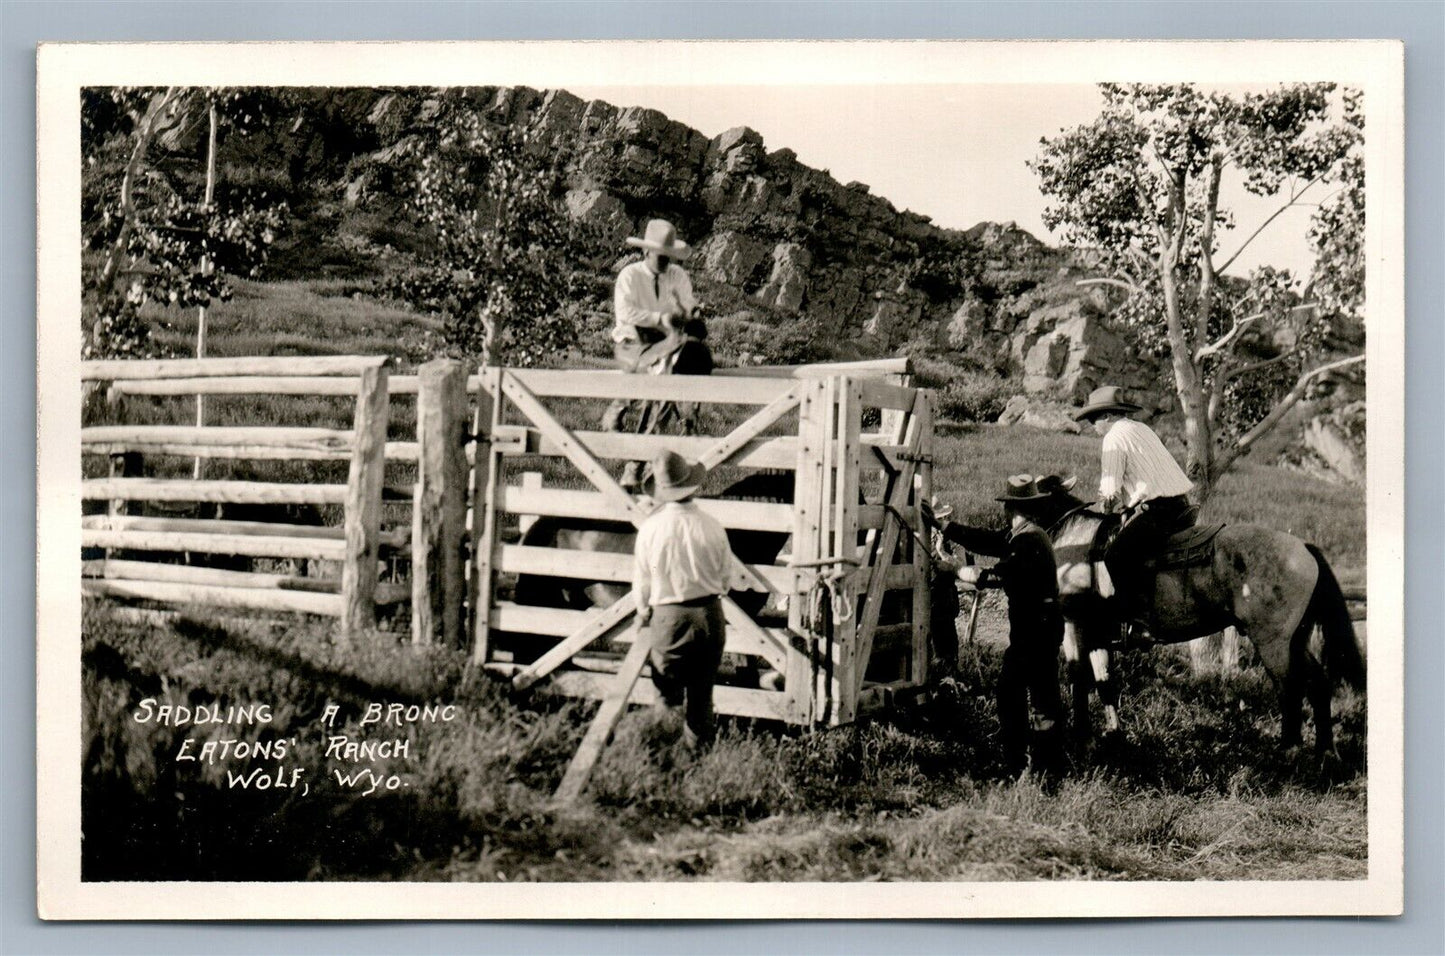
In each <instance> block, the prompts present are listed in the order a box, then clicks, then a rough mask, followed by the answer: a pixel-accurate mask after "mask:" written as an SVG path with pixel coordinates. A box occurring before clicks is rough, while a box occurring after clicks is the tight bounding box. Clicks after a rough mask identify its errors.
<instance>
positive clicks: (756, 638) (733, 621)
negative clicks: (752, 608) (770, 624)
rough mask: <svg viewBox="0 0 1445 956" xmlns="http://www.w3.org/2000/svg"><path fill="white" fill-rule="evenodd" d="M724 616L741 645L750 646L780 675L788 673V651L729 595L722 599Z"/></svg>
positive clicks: (749, 647)
mask: <svg viewBox="0 0 1445 956" xmlns="http://www.w3.org/2000/svg"><path fill="white" fill-rule="evenodd" d="M722 606H723V614H724V615H725V616H726V617H727V623H728V627H729V628H731V629H732V633H733V634H734V635H735V636H737V637H739V638H741V640H740V641H739V643H745V644H747V645H748V649H749V650H750V651H751V652H752V653H754V654H756V655H757V656H759V657H761V658H762V659H763V660H765V661H767V662H768V663H769V664H770V665H772V668H773V670H775V671H777V672H778V673H779V674H783V673H786V672H787V669H788V649H787V648H786V647H784V646H783V645H782V644H780V643H779V642H778V640H777V638H775V637H773V635H771V634H769V633H768V632H767V631H765V630H764V629H763V628H762V627H761V626H760V625H759V624H758V622H757V621H754V620H753V619H752V618H750V617H748V612H747V611H744V610H743V609H742V608H741V607H739V606H738V603H737V602H736V601H734V600H733V599H732V598H730V597H728V596H727V595H723V598H722Z"/></svg>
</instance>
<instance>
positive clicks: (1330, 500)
mask: <svg viewBox="0 0 1445 956" xmlns="http://www.w3.org/2000/svg"><path fill="white" fill-rule="evenodd" d="M345 292H346V287H344V286H341V285H339V284H336V285H332V286H327V285H322V284H316V283H310V284H305V285H302V284H278V285H273V286H260V285H254V284H243V285H242V288H241V294H239V295H238V296H237V298H236V299H235V300H234V301H233V302H231V303H227V304H225V305H222V306H220V307H218V308H217V309H216V310H215V311H214V313H213V321H214V325H213V328H214V329H215V334H214V336H213V338H212V348H211V353H212V354H222V355H224V354H247V353H255V352H275V351H281V352H285V351H286V350H288V349H294V350H295V351H309V352H316V351H328V352H335V353H347V352H388V353H391V354H399V355H402V356H403V357H404V358H405V359H407V360H408V361H412V362H415V361H418V360H420V359H422V358H424V357H425V356H426V355H427V354H429V353H430V350H431V349H432V347H433V345H434V341H435V340H434V339H433V338H432V336H433V335H434V333H435V326H434V324H433V323H431V322H430V321H429V320H427V319H425V318H423V317H419V316H416V315H414V314H412V313H408V312H402V311H394V310H388V309H384V308H381V307H379V306H377V305H376V304H375V303H371V302H367V301H364V300H356V299H352V298H350V297H348V296H346V295H345V294H344V293H345ZM158 318H161V317H160V316H158ZM164 318H166V319H167V321H168V322H169V323H170V326H171V328H170V329H169V330H167V331H166V332H165V334H166V335H168V336H172V337H174V342H175V344H176V347H177V350H178V351H182V352H184V351H185V348H184V343H185V342H186V337H187V335H188V334H189V329H188V327H187V325H186V319H185V317H183V316H175V315H170V316H165V317H164ZM317 330H320V331H317ZM318 343H320V344H318ZM142 407H143V408H148V409H149V411H143V412H141V413H140V414H142V415H153V416H155V417H156V419H157V420H163V419H164V417H165V416H166V415H167V414H170V413H172V412H174V409H168V408H167V407H165V406H164V405H162V404H160V403H156V404H152V405H149V406H142ZM281 409H282V405H281V404H271V405H266V404H261V405H255V406H249V407H247V406H242V405H236V406H235V407H233V408H232V409H231V410H229V411H226V410H224V406H218V411H217V415H218V416H225V417H224V418H223V419H221V420H226V421H243V420H258V419H255V418H254V417H253V416H258V415H259V416H263V417H264V416H266V415H272V414H275V413H277V412H278V410H281ZM284 410H285V411H286V412H287V414H288V416H295V415H299V416H301V417H303V418H304V417H306V416H315V417H316V418H322V417H324V416H326V415H343V411H342V410H340V409H335V408H331V407H330V406H325V407H323V406H319V405H318V406H316V407H314V408H313V407H311V406H302V405H285V408H284ZM135 412H136V410H135V409H131V410H130V413H132V414H134V413H135ZM97 414H99V413H97ZM292 420H293V421H294V419H292ZM343 420H344V419H343ZM398 427H401V426H398ZM1097 456H1098V446H1097V439H1091V438H1088V437H1082V436H1069V435H1058V434H1053V433H1047V432H1041V431H1035V430H1032V429H1027V428H1001V427H997V426H956V427H949V428H946V429H944V430H942V432H941V434H940V440H939V448H938V455H937V461H936V472H935V484H936V486H937V490H938V493H939V495H940V496H941V497H943V498H945V499H947V500H949V501H952V502H954V503H955V504H956V505H957V506H958V508H959V511H960V512H961V516H963V517H965V518H967V517H973V518H975V519H977V520H981V521H988V520H996V518H997V513H996V506H995V504H994V503H993V501H992V497H993V495H994V494H996V493H997V490H996V488H997V486H998V484H999V483H1000V482H1001V481H1002V479H1003V477H1004V476H1006V475H1008V474H1011V473H1015V472H1019V471H1058V472H1067V473H1074V474H1078V475H1079V476H1080V481H1081V483H1082V484H1083V486H1084V487H1088V486H1089V485H1091V484H1092V483H1093V482H1094V481H1095V480H1096V479H1097ZM401 477H402V478H404V476H401ZM398 480H400V479H398ZM1206 517H1207V518H1208V517H1217V518H1218V519H1219V520H1231V521H1233V520H1250V521H1256V522H1260V523H1263V524H1268V525H1271V526H1273V527H1277V528H1281V529H1283V530H1289V531H1293V532H1294V533H1296V534H1299V535H1301V536H1303V537H1305V538H1307V539H1309V540H1312V541H1315V542H1316V543H1318V544H1319V545H1320V546H1321V547H1323V548H1324V550H1325V552H1326V554H1328V555H1329V556H1330V558H1331V560H1332V561H1333V562H1334V563H1335V565H1336V566H1337V568H1339V569H1340V570H1341V576H1342V577H1345V578H1351V577H1357V576H1358V575H1360V574H1361V573H1362V571H1363V564H1364V507H1363V501H1362V500H1361V495H1360V494H1359V493H1358V491H1356V490H1353V489H1349V488H1345V487H1342V486H1336V485H1329V484H1325V483H1322V482H1319V481H1316V480H1313V479H1310V478H1307V477H1303V476H1300V475H1297V474H1294V473H1291V472H1286V471H1282V470H1280V469H1276V468H1272V467H1269V466H1267V465H1264V464H1261V463H1255V462H1249V461H1246V462H1244V463H1242V465H1241V466H1240V467H1239V468H1238V470H1237V471H1236V472H1235V473H1234V474H1233V475H1231V476H1230V478H1229V479H1228V480H1227V481H1226V482H1225V484H1224V485H1223V486H1222V487H1221V489H1220V490H1219V492H1218V494H1217V496H1216V497H1215V499H1214V500H1213V501H1212V502H1211V503H1210V507H1209V509H1208V513H1207V514H1206ZM1004 634H1005V629H1004V622H1003V618H1002V608H1001V605H1000V604H999V603H998V602H997V601H995V600H993V599H992V598H990V599H989V600H988V601H986V602H985V605H984V609H983V613H982V615H981V623H980V628H979V635H978V640H977V641H976V642H975V643H974V644H973V645H965V646H964V648H963V649H962V657H961V660H960V673H961V678H960V681H959V683H958V684H957V685H955V686H952V687H948V688H945V689H944V690H942V691H940V692H939V693H937V694H935V695H933V696H931V697H929V698H927V699H925V700H921V701H919V702H918V703H917V704H914V705H911V706H909V707H907V708H904V709H902V710H899V711H898V712H896V713H893V714H891V715H889V716H888V717H887V718H886V719H883V718H880V719H875V720H869V721H864V722H860V723H858V724H856V725H853V726H850V727H846V728H841V729H838V730H833V731H827V732H820V733H812V734H798V733H793V732H785V731H783V730H781V729H779V728H777V727H776V726H771V725H765V724H760V723H753V722H750V721H725V725H724V728H723V732H722V735H721V738H720V740H719V742H718V744H717V745H716V746H715V747H714V748H712V749H711V750H709V751H708V752H706V753H705V754H703V755H701V756H700V757H694V756H692V755H689V754H686V753H683V752H680V751H678V750H676V749H675V748H674V747H673V746H671V745H670V744H668V743H666V742H665V741H663V740H662V739H660V737H659V735H658V734H657V732H656V728H655V727H654V726H653V725H652V722H651V717H650V715H649V714H648V713H645V712H634V713H632V714H630V715H628V717H627V718H626V719H625V720H624V722H623V724H622V727H621V728H620V730H619V734H618V738H617V740H616V742H615V743H614V744H613V745H612V746H611V747H610V748H609V750H608V751H607V753H606V755H605V756H604V758H603V761H602V763H601V765H600V766H599V768H598V770H597V772H596V774H595V776H594V779H593V785H592V787H591V789H590V791H589V797H588V799H587V800H585V801H584V802H583V803H582V804H581V805H579V806H577V807H575V808H572V809H569V810H565V811H558V810H555V809H551V808H549V807H548V806H547V798H548V796H549V795H550V793H551V792H552V790H553V789H554V788H555V787H556V785H557V783H558V781H559V780H560V777H561V774H562V771H563V769H564V768H565V766H566V763H567V761H568V760H569V759H570V757H571V754H572V753H573V751H574V750H575V748H576V746H577V744H578V742H579V741H580V739H581V736H582V733H583V730H584V728H585V725H586V720H587V718H588V716H589V713H590V710H591V705H586V704H580V703H576V702H565V703H564V702H558V701H556V700H551V699H548V698H546V697H544V696H534V697H529V698H525V699H517V698H513V697H512V696H510V694H509V693H507V692H506V691H505V690H504V689H503V688H502V687H500V686H499V685H497V684H496V683H494V682H492V681H491V680H490V679H488V678H485V677H481V676H478V675H477V674H476V673H475V672H472V671H469V670H468V669H467V668H466V667H465V666H464V665H465V661H464V659H463V657H462V656H461V655H460V654H458V653H455V652H450V651H446V650H441V649H418V648H413V647H411V646H409V645H407V644H404V643H402V642H401V641H400V640H399V638H398V636H397V635H396V634H392V633H387V632H379V633H376V634H373V635H367V636H365V637H363V638H360V639H358V640H357V641H355V642H354V643H352V644H351V645H349V646H343V645H339V644H337V643H335V641H334V635H333V633H332V631H331V629H330V625H329V623H327V622H323V621H307V620H303V619H299V618H293V619H289V620H280V621H266V620H244V619H242V620H237V619H234V618H207V617H205V616H204V614H203V613H201V612H198V615H197V617H196V618H194V619H179V620H176V621H174V622H172V623H169V624H163V625H142V624H137V623H133V622H131V621H128V620H124V619H121V618H120V617H118V616H117V614H116V612H115V611H114V609H113V608H111V607H109V606H107V605H104V604H95V605H92V606H89V607H87V611H86V617H85V622H84V630H83V640H84V706H85V713H84V728H85V768H84V787H83V794H82V799H83V814H84V821H85V826H84V830H85V840H84V844H83V867H84V870H83V872H84V877H85V878H86V879H99V880H105V879H194V880H205V879H238V880H295V879H335V880H345V879H398V880H403V879H404V880H467V881H483V880H578V879H581V880H674V879H677V880H690V879H716V880H871V879H884V880H940V879H949V880H1013V879H1068V878H1090V879H1120V880H1140V879H1151V880H1152V879H1166V880H1181V879H1211V880H1214V879H1355V878H1362V877H1363V876H1364V875H1365V874H1366V870H1367V836H1366V827H1365V807H1366V800H1365V790H1366V787H1365V779H1364V762H1365V755H1364V732H1365V707H1364V702H1363V700H1362V699H1360V698H1358V697H1356V696H1354V695H1352V694H1349V693H1347V692H1344V691H1342V692H1341V693H1340V694H1339V695H1337V697H1336V701H1335V706H1336V711H1337V721H1338V726H1337V730H1338V740H1339V748H1340V756H1341V762H1342V764H1343V768H1342V769H1340V770H1337V771H1336V772H1334V773H1333V774H1332V775H1331V776H1330V777H1329V778H1323V777H1321V776H1319V775H1318V774H1317V772H1316V770H1315V768H1314V767H1313V764H1312V761H1310V760H1309V759H1308V758H1306V757H1302V758H1295V757H1293V756H1292V755H1286V754H1283V753H1282V752H1281V751H1280V748H1279V746H1278V734H1279V720H1278V715H1277V708H1276V704H1275V697H1274V690H1273V688H1272V687H1271V686H1270V684H1269V683H1268V681H1267V679H1266V678H1265V677H1264V675H1263V673H1262V672H1261V671H1260V670H1259V669H1258V668H1257V667H1246V669H1245V670H1244V672H1243V673H1242V674H1240V675H1238V676H1236V677H1232V678H1229V679H1224V678H1221V677H1220V676H1218V675H1211V674H1204V675H1195V674H1193V673H1191V671H1190V668H1189V666H1188V662H1187V658H1186V656H1185V655H1184V653H1183V652H1182V651H1181V650H1179V649H1164V650H1159V651H1154V652H1152V653H1150V654H1136V655H1132V656H1129V657H1127V658H1126V659H1125V660H1123V661H1122V662H1121V664H1120V671H1121V675H1122V682H1123V686H1124V692H1123V693H1124V709H1125V716H1126V720H1127V722H1128V726H1129V734H1128V739H1127V741H1126V742H1123V743H1118V744H1114V745H1110V746H1108V747H1096V748H1094V749H1093V750H1091V751H1090V752H1088V753H1083V754H1077V755H1075V760H1074V765H1073V767H1072V769H1071V772H1070V773H1069V774H1068V776H1067V777H1066V778H1065V779H1064V781H1063V782H1062V784H1061V785H1060V786H1059V787H1058V788H1057V790H1053V789H1051V788H1050V789H1046V788H1044V787H1042V786H1041V785H1040V784H1039V783H1038V782H1037V781H1031V780H1027V779H1026V780H1024V781H1022V782H1017V781H1009V780H1005V779H1002V776H1001V766H1000V763H999V757H998V753H997V748H996V742H995V739H994V737H995V734H996V722H995V715H994V705H993V701H992V687H993V686H994V682H995V677H996V674H997V669H998V666H999V656H1000V652H1001V649H1002V646H1003V640H1004ZM146 697H154V698H156V699H157V700H159V701H161V702H169V703H172V704H184V705H186V706H192V707H194V706H196V705H199V704H205V705H208V706H210V705H220V706H221V707H223V708H224V707H226V706H229V705H232V704H235V705H244V704H251V703H257V702H265V703H269V704H271V706H272V708H273V710H274V714H273V720H272V721H271V722H269V723H267V724H264V725H261V726H246V727H237V726H233V725H225V724H216V725H206V726H203V727H200V728H196V727H181V728H177V727H169V726H158V725H157V724H155V723H154V722H152V723H146V724H142V723H139V722H137V721H136V720H135V719H133V715H134V713H135V712H136V709H137V707H138V704H139V701H140V700H141V699H142V698H146ZM371 701H395V702H402V703H409V704H410V703H416V704H421V703H426V702H443V703H449V702H455V703H456V704H457V706H458V710H457V717H456V719H455V720H452V721H448V722H432V723H418V724H412V725H409V726H407V727H403V728H389V729H387V730H385V731H383V730H382V729H380V728H377V727H376V726H374V725H372V726H369V727H361V726H360V725H359V718H360V715H361V714H362V712H363V710H364V708H365V706H366V704H367V703H368V702H371ZM328 705H336V706H338V707H340V708H341V710H340V717H339V719H338V721H337V722H336V723H335V725H334V726H332V727H331V728H330V729H327V730H325V731H323V724H322V717H323V714H324V712H325V708H326V707H327V706H328ZM324 732H325V733H333V734H334V733H343V732H346V733H350V734H352V735H353V736H362V737H366V738H370V739H382V738H390V737H395V738H399V739H404V740H407V741H409V743H408V747H409V753H408V754H407V755H406V756H405V757H397V758H395V759H392V760H391V761H390V763H388V761H387V760H381V761H378V762H377V763H376V765H375V766H376V769H377V770H378V771H379V772H381V773H382V775H383V776H385V775H386V774H388V773H395V774H396V778H397V781H398V785H397V789H395V790H386V789H380V790H378V791H376V792H374V793H372V794H370V795H363V794H362V793H361V791H360V789H355V788H351V787H347V786H344V785H342V784H340V783H339V782H338V781H337V780H336V779H335V777H334V772H335V771H336V770H338V769H341V770H343V771H345V770H349V769H350V768H349V766H348V765H346V764H344V763H341V762H338V760H336V759H334V758H331V757H328V756H327V755H326V753H325V745H324V742H323V733H324ZM1309 732H1310V731H1309V730H1308V728H1307V731H1306V733H1307V739H1308V734H1309ZM187 737H194V738H197V742H198V743H199V742H200V741H201V740H204V739H215V740H220V739H223V738H230V737H236V738H240V739H244V740H246V741H247V742H254V741H257V740H263V741H274V740H285V741H287V742H288V753H287V755H286V756H285V758H284V759H281V760H274V761H270V762H267V761H260V762H255V763H249V764H248V763H245V762H241V763H237V762H234V761H232V762H227V763H217V764H208V763H205V762H203V761H177V760H176V759H175V757H176V754H177V752H178V750H179V749H180V748H181V746H182V743H183V741H184V740H185V738H187ZM283 765H284V766H285V767H287V768H299V769H302V770H303V771H304V774H303V779H304V780H306V781H308V782H309V783H310V786H311V789H310V792H309V793H307V794H304V795H303V794H302V793H301V792H299V791H298V790H294V789H270V790H264V791H253V790H241V789H235V788H229V787H228V780H227V771H228V770H229V771H235V770H237V769H243V768H244V769H249V768H250V767H253V766H264V767H268V768H274V767H278V766H283Z"/></svg>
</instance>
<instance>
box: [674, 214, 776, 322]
mask: <svg viewBox="0 0 1445 956" xmlns="http://www.w3.org/2000/svg"><path fill="white" fill-rule="evenodd" d="M767 258H768V247H767V246H766V245H765V244H763V243H761V242H759V241H758V240H756V239H754V238H752V237H751V236H747V235H744V234H743V233H740V232H732V231H728V232H714V233H713V234H712V235H710V236H708V237H707V239H705V240H704V241H703V243H702V245H701V246H700V247H699V248H698V255H697V257H696V259H695V260H694V261H695V262H696V263H697V264H696V265H695V266H694V267H693V268H694V269H696V270H698V271H700V272H702V273H703V274H704V275H706V276H708V277H709V278H711V279H715V280H717V281H718V282H726V283H727V284H728V285H734V286H738V287H742V286H743V285H745V284H746V283H747V282H748V281H749V280H750V279H751V278H752V275H753V272H754V271H756V270H757V268H758V266H760V265H762V263H763V261H764V260H765V259H767ZM774 271H776V268H775V270H774ZM795 308H796V306H795Z"/></svg>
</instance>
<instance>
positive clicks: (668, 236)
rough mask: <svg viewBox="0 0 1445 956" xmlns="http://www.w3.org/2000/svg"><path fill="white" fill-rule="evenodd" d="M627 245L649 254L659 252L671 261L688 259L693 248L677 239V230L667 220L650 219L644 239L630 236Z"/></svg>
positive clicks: (643, 235)
mask: <svg viewBox="0 0 1445 956" xmlns="http://www.w3.org/2000/svg"><path fill="white" fill-rule="evenodd" d="M627 244H628V245H629V246H636V247H637V248H639V249H646V250H648V251H649V252H658V253H661V254H662V255H664V256H667V257H668V258H670V259H686V258H687V257H688V254H689V253H690V252H692V247H691V246H689V245H688V244H687V243H685V242H683V241H682V240H681V239H679V238H677V228H676V227H675V226H673V224H672V223H670V222H668V221H667V220H666V219H649V220H648V221H647V231H646V232H644V233H643V234H642V238H641V239H638V238H637V237H636V236H628V237H627Z"/></svg>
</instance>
